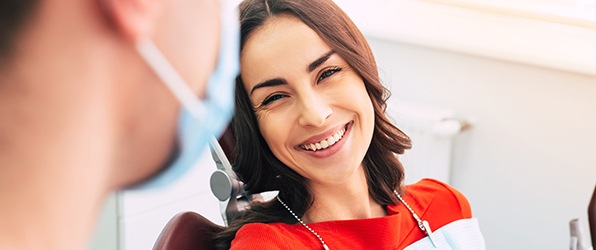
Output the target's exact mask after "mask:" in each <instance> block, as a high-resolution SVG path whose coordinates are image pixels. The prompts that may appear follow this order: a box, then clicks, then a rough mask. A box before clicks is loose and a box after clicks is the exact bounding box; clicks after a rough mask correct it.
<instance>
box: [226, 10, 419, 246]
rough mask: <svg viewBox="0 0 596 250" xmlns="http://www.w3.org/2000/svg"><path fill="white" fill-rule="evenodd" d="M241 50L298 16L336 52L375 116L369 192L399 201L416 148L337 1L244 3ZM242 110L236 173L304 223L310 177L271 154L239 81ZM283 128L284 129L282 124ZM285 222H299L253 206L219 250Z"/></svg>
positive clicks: (278, 210) (272, 205) (273, 208)
mask: <svg viewBox="0 0 596 250" xmlns="http://www.w3.org/2000/svg"><path fill="white" fill-rule="evenodd" d="M239 8H240V22H241V50H242V49H243V48H244V44H245V43H246V41H247V40H248V39H250V37H251V35H252V34H253V31H254V30H256V29H257V28H259V27H261V26H262V25H263V24H265V23H266V21H267V20H269V19H270V18H272V17H275V16H278V15H292V16H295V17H297V18H298V19H300V20H301V21H302V22H304V23H305V24H306V25H308V26H309V27H310V28H311V29H313V30H314V31H315V32H316V33H317V34H318V35H319V36H320V37H321V38H322V39H323V41H324V42H325V43H326V44H327V45H328V46H329V47H331V49H332V50H333V51H334V52H335V53H337V54H338V55H339V56H341V57H342V58H343V59H344V60H346V62H347V63H348V64H349V65H350V67H351V68H352V69H353V70H354V71H355V72H356V73H357V74H358V75H360V77H361V78H362V79H363V81H364V85H365V87H366V91H367V92H368V95H369V96H370V99H371V101H372V104H373V108H374V112H375V126H374V131H373V137H372V141H371V144H370V146H369V148H368V151H367V153H366V155H365V156H364V160H363V166H364V170H365V174H366V180H367V183H368V189H369V190H368V192H369V194H370V195H371V197H373V199H375V201H377V202H378V203H379V204H381V205H387V204H394V203H397V202H398V200H397V198H396V197H395V195H394V194H393V190H397V191H398V192H400V193H401V186H402V182H403V179H404V170H403V167H402V165H401V163H400V162H399V161H398V159H397V158H396V156H395V154H402V153H403V152H404V150H406V149H409V148H410V147H411V142H410V138H409V137H408V136H406V135H405V134H404V133H403V132H402V131H401V130H399V129H398V128H397V127H395V126H394V125H393V124H392V123H391V122H390V121H389V119H388V118H387V116H386V115H385V109H386V106H387V105H386V101H387V99H388V98H389V96H390V93H389V91H388V90H387V89H386V88H385V87H384V86H383V85H382V84H381V81H380V79H379V75H378V70H377V65H376V62H375V59H374V56H373V54H372V51H371V49H370V47H369V45H368V43H367V41H366V39H365V37H364V36H363V35H362V33H361V32H360V31H359V30H358V28H357V27H356V25H354V23H353V22H352V21H351V20H350V18H349V17H348V16H347V15H346V14H345V13H344V12H343V11H342V10H341V9H340V8H339V7H338V6H337V5H336V4H335V3H333V1H332V0H309V1H304V0H244V1H243V2H242V3H241V4H240V6H239ZM235 102H236V110H235V113H234V118H233V120H232V128H233V132H234V134H235V138H236V146H235V149H236V152H235V157H234V160H233V162H234V164H233V165H234V171H235V172H236V173H237V174H238V176H239V178H240V180H241V181H242V182H244V184H245V189H246V191H248V192H249V193H260V192H264V191H270V190H279V196H280V198H282V199H283V200H284V201H285V202H286V203H287V204H288V206H290V207H291V208H292V210H293V211H294V212H295V213H296V215H298V216H299V217H302V216H303V215H304V213H305V212H306V211H307V210H308V209H309V208H310V206H311V205H312V202H313V196H312V194H311V192H310V190H309V188H308V186H307V184H306V180H305V178H304V177H302V176H301V175H299V174H298V173H296V172H295V171H293V170H292V169H290V168H289V167H287V166H286V165H284V164H283V163H282V162H281V161H279V160H278V159H277V158H276V157H275V155H274V154H273V153H272V152H271V150H270V148H269V146H268V145H267V143H266V142H265V139H264V138H263V136H262V135H261V133H260V131H259V124H258V122H257V119H256V115H255V111H254V109H253V106H252V104H251V102H250V100H249V96H248V94H247V92H246V89H245V88H244V85H243V83H242V80H241V77H238V78H237V79H236V100H235ZM280 125H281V124H280ZM254 222H262V223H271V222H284V223H289V224H294V223H296V221H295V219H294V218H293V217H292V216H291V215H290V214H289V213H288V211H287V210H285V208H283V207H282V206H281V205H280V203H279V202H277V200H276V199H274V200H272V201H270V202H266V203H253V204H252V207H251V209H250V210H248V211H246V212H245V213H244V214H243V215H242V216H241V217H240V218H237V219H236V220H234V221H233V223H232V224H231V225H230V227H228V228H227V229H226V230H225V231H224V232H222V233H221V234H219V235H218V236H217V238H216V243H217V246H218V248H222V249H223V248H225V249H227V248H229V247H230V242H231V240H232V239H233V238H234V237H235V234H236V231H238V229H239V228H240V227H242V226H243V225H245V224H247V223H254Z"/></svg>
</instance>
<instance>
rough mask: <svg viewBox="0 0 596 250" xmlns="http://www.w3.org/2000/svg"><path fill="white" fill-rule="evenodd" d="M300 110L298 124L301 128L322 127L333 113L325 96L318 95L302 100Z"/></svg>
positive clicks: (312, 94)
mask: <svg viewBox="0 0 596 250" xmlns="http://www.w3.org/2000/svg"><path fill="white" fill-rule="evenodd" d="M301 99H302V100H301V104H302V105H300V107H299V110H298V114H299V118H298V123H299V124H300V125H301V126H315V127H318V126H322V125H324V124H325V121H327V119H328V118H329V117H330V116H331V114H332V113H333V109H331V106H330V105H329V103H328V100H326V99H325V98H324V97H323V96H320V95H318V94H317V93H310V94H308V95H306V96H303V98H301Z"/></svg>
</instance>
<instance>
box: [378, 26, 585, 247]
mask: <svg viewBox="0 0 596 250" xmlns="http://www.w3.org/2000/svg"><path fill="white" fill-rule="evenodd" d="M369 42H370V44H371V46H372V49H373V51H374V53H375V56H376V59H377V61H378V64H379V68H380V71H381V76H382V78H383V81H384V83H385V84H387V85H388V86H390V88H391V90H392V92H393V96H392V98H391V99H390V105H399V103H400V101H408V102H413V103H422V104H428V105H436V106H440V107H447V108H451V109H453V110H454V111H455V112H456V116H459V117H461V118H463V119H467V120H469V121H471V122H472V123H473V124H472V128H471V129H470V130H468V131H466V132H464V133H463V134H462V135H460V136H458V138H457V139H456V144H455V146H454V150H455V152H454V154H455V155H454V156H453V165H452V175H451V183H452V184H453V185H454V186H455V187H456V188H458V189H459V190H460V191H462V192H463V193H464V194H465V195H466V196H467V197H468V199H469V200H470V203H471V205H472V209H473V213H474V215H475V216H477V217H478V218H479V219H480V225H481V228H482V230H483V233H484V236H485V238H486V242H487V249H566V248H568V245H569V226H568V223H569V220H571V219H572V218H580V220H581V221H582V223H584V228H585V229H586V230H587V229H588V227H587V215H586V213H587V205H588V202H589V199H590V197H591V193H592V191H593V190H594V185H595V184H596V157H594V156H595V152H596V111H595V108H596V77H595V76H589V75H582V74H578V73H570V72H565V71H559V70H554V69H547V68H541V67H536V66H529V65H523V64H518V63H514V62H506V61H499V60H494V59H489V58H482V57H477V56H471V55H465V54H460V53H453V52H448V51H442V50H435V49H431V48H426V47H418V46H412V45H406V44H402V43H398V42H392V41H384V40H380V39H374V38H372V39H369ZM595 67H596V64H595ZM414 143H415V142H414ZM431 157H432V156H431Z"/></svg>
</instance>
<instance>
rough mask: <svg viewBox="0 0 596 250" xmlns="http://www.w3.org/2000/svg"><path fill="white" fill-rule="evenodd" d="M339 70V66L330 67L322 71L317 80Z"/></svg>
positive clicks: (323, 78)
mask: <svg viewBox="0 0 596 250" xmlns="http://www.w3.org/2000/svg"><path fill="white" fill-rule="evenodd" d="M339 71H341V68H331V69H328V70H325V71H323V73H321V75H320V76H319V80H318V81H319V82H320V81H322V80H325V78H327V77H330V76H332V75H333V74H335V73H337V72H339Z"/></svg>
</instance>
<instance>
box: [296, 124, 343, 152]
mask: <svg viewBox="0 0 596 250" xmlns="http://www.w3.org/2000/svg"><path fill="white" fill-rule="evenodd" d="M353 123H354V121H350V122H348V123H346V124H344V125H342V126H339V127H336V128H334V129H331V130H329V132H326V133H323V134H320V135H316V136H313V137H311V138H309V139H308V140H306V141H305V142H304V143H301V144H300V145H298V146H296V147H295V148H296V149H297V150H300V151H302V152H304V153H305V154H307V155H310V156H313V157H317V158H324V157H329V156H332V155H334V154H335V153H337V152H338V151H340V150H341V149H342V147H343V145H344V144H345V141H346V140H344V138H347V137H348V134H349V132H350V128H351V127H352V124H353ZM320 138H323V139H320Z"/></svg>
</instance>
